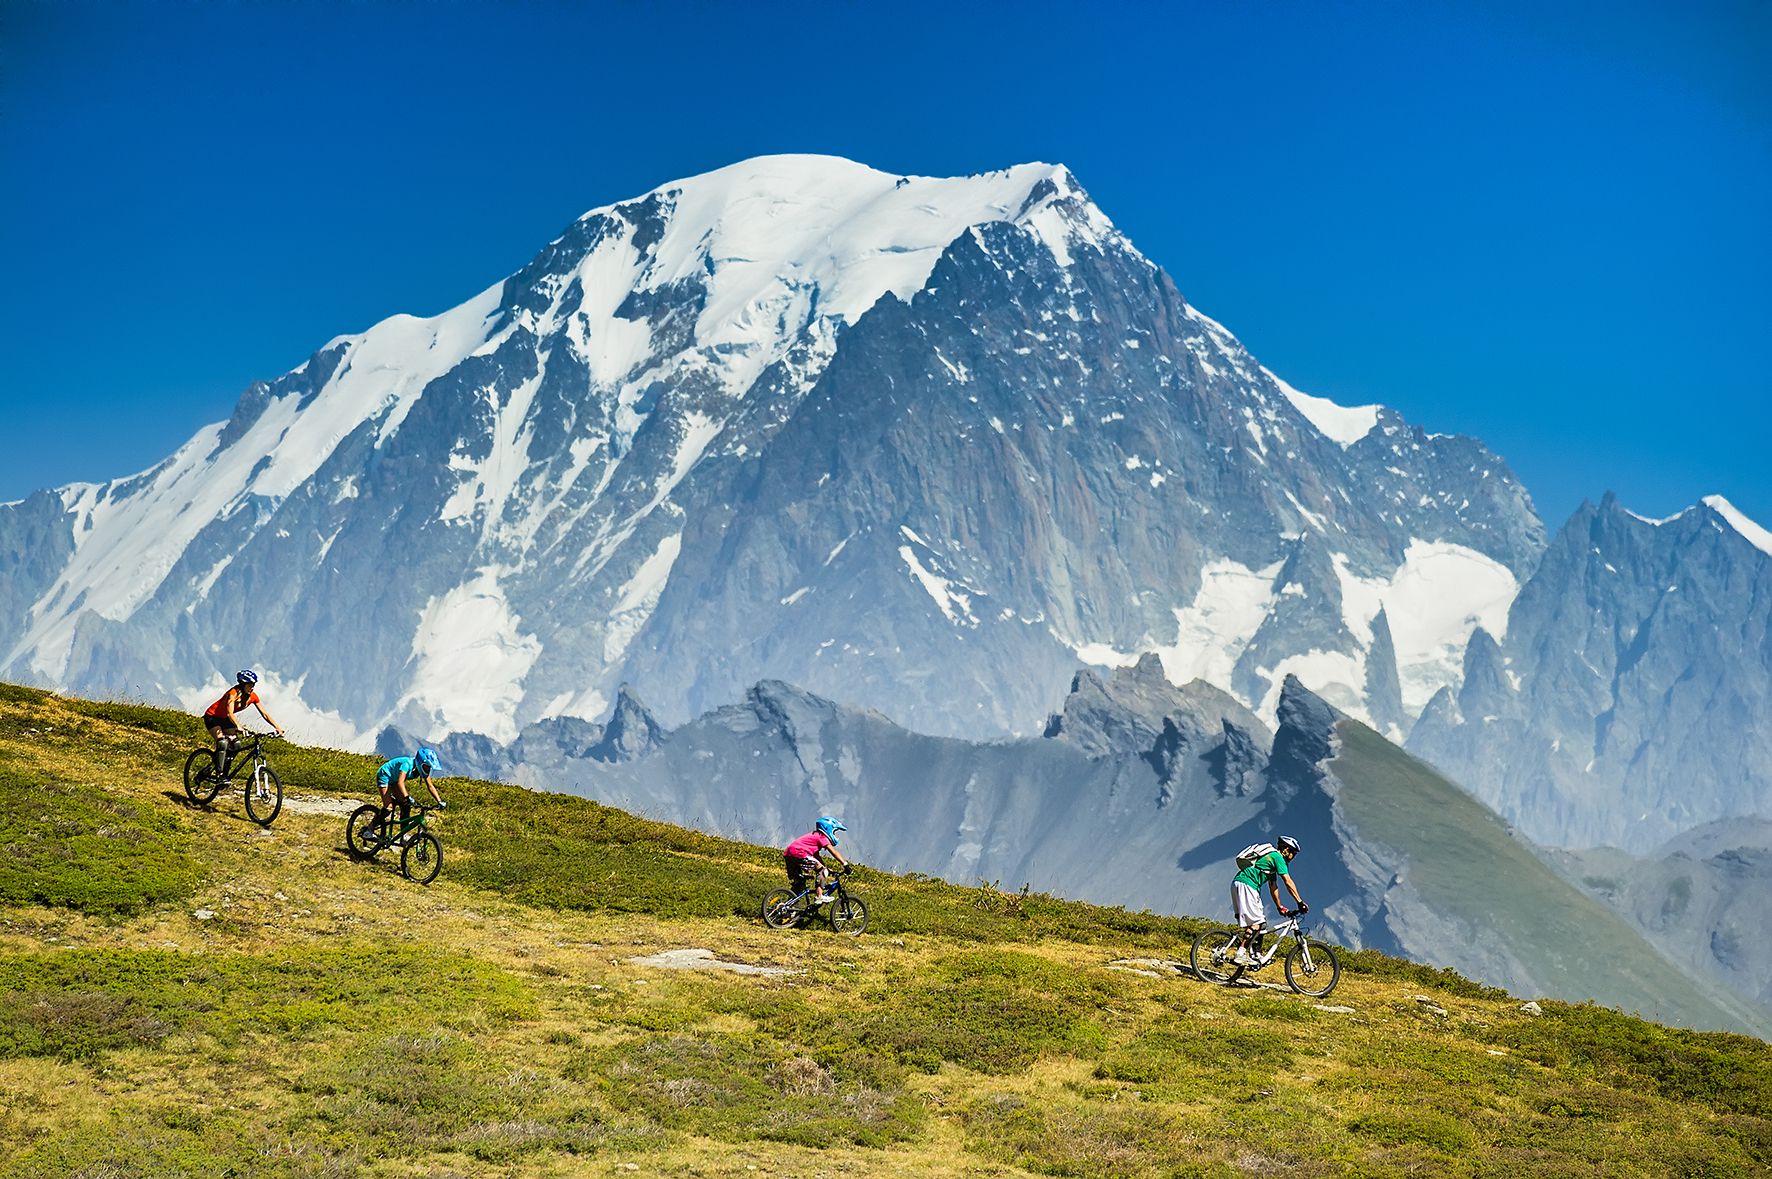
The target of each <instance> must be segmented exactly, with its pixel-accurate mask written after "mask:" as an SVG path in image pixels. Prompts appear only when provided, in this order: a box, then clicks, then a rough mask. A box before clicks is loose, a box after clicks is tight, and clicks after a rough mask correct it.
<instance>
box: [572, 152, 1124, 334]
mask: <svg viewBox="0 0 1772 1179" xmlns="http://www.w3.org/2000/svg"><path fill="white" fill-rule="evenodd" d="M1067 207H1068V208H1067ZM652 209H656V210H660V213H659V214H658V215H659V216H661V217H662V220H663V224H662V226H658V227H657V229H658V230H659V232H660V236H659V239H658V241H657V242H656V244H655V245H651V246H649V247H648V253H649V258H648V259H647V261H646V263H645V265H644V270H643V273H642V274H641V275H640V276H639V277H638V281H637V283H636V284H635V289H637V290H642V291H657V290H661V289H664V288H668V287H670V286H671V285H672V284H675V283H680V282H684V281H690V280H698V279H700V278H701V277H702V276H707V277H708V281H709V288H710V289H709V297H708V299H707V302H706V305H705V306H704V308H703V311H702V315H701V325H702V327H703V328H710V327H712V326H714V325H716V324H730V323H734V322H736V321H740V320H742V319H744V318H746V313H753V315H752V317H754V313H755V312H756V311H758V310H761V309H763V308H765V307H769V306H772V305H773V304H774V302H776V301H777V300H778V298H779V295H780V293H781V292H794V291H798V292H806V293H809V294H810V293H816V306H817V310H818V313H819V314H821V315H825V316H831V317H835V318H838V319H841V320H843V321H844V322H847V323H853V322H854V321H855V320H856V319H857V318H859V317H860V315H861V314H862V313H863V312H865V311H866V310H867V309H868V308H869V307H872V306H873V305H874V303H875V302H877V301H878V300H879V299H880V297H881V296H882V295H884V294H886V293H887V292H891V293H892V294H894V295H896V296H897V297H898V298H900V299H906V300H908V299H909V298H910V296H911V295H912V294H914V293H915V292H916V291H917V290H918V289H920V288H921V287H922V285H923V283H924V282H925V281H926V280H927V278H928V277H929V272H930V270H931V269H932V268H933V267H934V265H935V262H936V260H937V259H938V258H939V257H940V256H941V253H942V251H943V250H945V249H946V248H947V247H948V245H950V244H951V243H952V242H953V241H954V239H955V238H957V237H959V236H960V234H961V233H963V232H964V231H965V230H966V229H967V228H969V227H971V226H973V225H978V224H983V223H987V222H992V221H1009V222H1014V223H1017V224H1021V225H1024V226H1026V227H1028V228H1029V229H1030V230H1032V231H1033V232H1035V233H1037V234H1039V235H1040V236H1041V237H1042V238H1043V239H1044V240H1046V242H1047V244H1048V245H1049V246H1051V247H1052V248H1053V249H1054V250H1055V251H1056V252H1059V253H1060V255H1061V258H1062V256H1063V255H1064V252H1065V250H1066V247H1067V243H1069V242H1070V241H1072V240H1074V239H1077V238H1079V237H1081V238H1085V239H1094V240H1095V242H1096V244H1099V242H1100V239H1102V238H1104V237H1105V236H1106V235H1108V234H1111V233H1113V232H1114V231H1113V226H1112V224H1111V223H1110V222H1109V221H1108V220H1107V218H1106V217H1105V216H1104V215H1102V214H1101V212H1100V211H1099V210H1098V209H1096V208H1095V207H1094V205H1093V204H1092V203H1091V202H1089V200H1088V197H1087V195H1086V194H1084V193H1083V192H1082V190H1081V188H1080V187H1079V186H1078V185H1077V183H1076V181H1075V179H1074V178H1072V176H1071V174H1070V172H1069V170H1068V169H1066V168H1064V167H1062V166H1054V165H1051V164H1040V163H1030V164H1019V165H1016V166H1015V167H1012V168H1007V169H1004V170H1002V171H999V172H987V173H984V174H981V175H977V176H964V177H956V178H951V179H947V178H936V177H927V176H894V175H892V174H890V173H886V172H880V171H876V170H875V169H873V168H869V167H866V166H864V165H862V164H858V163H855V162H854V161H851V160H846V159H841V158H839V157H835V156H815V155H777V156H760V157H758V158H756V159H751V160H745V161H743V162H741V163H737V164H732V165H730V166H728V167H725V168H720V169H718V170H716V171H713V172H707V173H704V174H702V175H700V176H694V177H690V178H688V179H686V180H678V181H673V182H672V183H670V184H666V185H661V186H660V187H658V188H656V189H654V190H653V191H652V192H650V193H647V194H646V195H644V196H642V197H638V198H635V199H634V200H631V201H623V202H620V203H618V204H615V205H610V206H605V207H603V208H600V209H594V210H592V211H591V212H589V213H586V214H585V216H584V217H583V218H581V219H580V222H581V224H582V223H583V222H584V221H587V220H591V219H594V218H597V217H599V216H621V217H624V218H626V219H630V220H635V221H638V220H641V219H643V218H646V217H647V216H648V213H647V212H646V211H647V210H652Z"/></svg>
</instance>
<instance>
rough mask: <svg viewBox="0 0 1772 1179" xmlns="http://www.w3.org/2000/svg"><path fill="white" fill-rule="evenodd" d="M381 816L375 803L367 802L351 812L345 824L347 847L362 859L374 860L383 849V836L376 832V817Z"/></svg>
mask: <svg viewBox="0 0 1772 1179" xmlns="http://www.w3.org/2000/svg"><path fill="white" fill-rule="evenodd" d="M379 814H381V811H380V809H379V808H377V807H376V805H375V804H374V803H371V802H366V803H364V804H363V805H362V806H360V807H358V808H357V809H356V810H354V811H352V812H351V817H350V819H349V820H348V821H347V822H346V823H345V846H346V847H348V848H350V849H351V854H352V855H354V856H357V857H358V858H360V859H373V858H374V857H375V854H376V853H377V852H379V851H381V849H382V846H383V844H382V841H381V836H380V835H378V834H377V833H376V830H375V817H376V816H377V815H379Z"/></svg>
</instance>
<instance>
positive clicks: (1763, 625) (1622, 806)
mask: <svg viewBox="0 0 1772 1179" xmlns="http://www.w3.org/2000/svg"><path fill="white" fill-rule="evenodd" d="M1768 717H1772V535H1768V534H1767V533H1766V532H1765V531H1764V530H1763V529H1761V528H1759V527H1758V526H1757V525H1755V524H1754V523H1753V522H1752V521H1750V520H1748V519H1746V518H1745V517H1743V516H1742V515H1741V514H1740V513H1739V512H1737V511H1736V510H1735V509H1734V508H1732V507H1731V506H1730V505H1729V503H1728V502H1727V501H1726V500H1723V499H1721V498H1717V497H1712V498H1711V499H1708V500H1706V501H1705V502H1704V503H1702V504H1699V505H1698V506H1696V507H1694V508H1691V509H1689V510H1687V511H1685V512H1682V513H1680V514H1679V515H1678V516H1674V517H1672V518H1670V519H1667V520H1659V521H1655V520H1645V519H1643V518H1641V517H1638V516H1634V515H1632V514H1631V513H1629V512H1627V511H1625V510H1624V509H1623V508H1622V507H1621V506H1620V505H1619V504H1618V502H1617V500H1615V499H1614V498H1613V497H1611V496H1607V497H1606V499H1605V500H1604V501H1603V502H1602V503H1601V504H1600V506H1599V507H1594V506H1592V505H1591V504H1590V505H1584V506H1583V507H1582V509H1581V510H1580V511H1579V512H1577V513H1576V514H1575V516H1574V517H1573V518H1572V519H1570V521H1569V522H1568V524H1566V525H1564V527H1563V529H1562V531H1561V532H1559V533H1558V534H1557V537H1556V539H1555V540H1554V541H1553V542H1552V543H1551V545H1550V548H1549V549H1548V550H1547V551H1546V552H1545V555H1544V558H1543V560H1542V561H1541V562H1540V564H1539V566H1538V569H1537V571H1536V572H1535V573H1534V575H1533V576H1532V577H1531V579H1530V580H1528V581H1527V583H1526V585H1525V586H1524V588H1523V589H1522V590H1521V592H1520V596H1519V598H1518V599H1517V600H1516V601H1515V602H1514V604H1513V608H1512V610H1511V611H1510V612H1509V615H1508V618H1507V629H1506V633H1505V639H1504V640H1503V641H1501V642H1499V643H1498V642H1496V641H1495V640H1494V639H1491V638H1490V637H1489V635H1488V634H1486V633H1479V634H1478V635H1477V637H1476V638H1475V639H1474V640H1473V641H1472V642H1471V644H1470V647H1469V650H1468V651H1467V652H1466V654H1465V671H1464V677H1463V683H1462V684H1461V685H1459V686H1458V688H1457V689H1456V690H1454V689H1451V688H1447V689H1444V690H1442V692H1441V694H1440V695H1438V696H1437V697H1436V698H1435V699H1434V701H1433V702H1432V704H1430V705H1429V707H1428V709H1427V711H1426V713H1425V714H1424V715H1423V716H1422V718H1421V720H1420V723H1419V724H1417V725H1416V727H1415V729H1414V731H1413V732H1412V733H1411V734H1410V736H1409V750H1410V752H1412V753H1416V754H1418V755H1419V756H1421V757H1425V758H1427V759H1428V760H1430V761H1432V762H1433V763H1435V764H1436V765H1439V766H1442V767H1444V768H1445V769H1446V770H1447V771H1448V772H1449V773H1450V774H1452V775H1453V776H1454V777H1455V778H1456V779H1457V780H1458V781H1459V782H1460V783H1462V784H1464V785H1465V786H1467V787H1469V788H1471V789H1472V790H1474V791H1475V792H1476V793H1477V795H1478V796H1479V797H1481V798H1482V799H1483V800H1484V801H1485V802H1487V803H1489V805H1491V806H1493V807H1494V808H1495V809H1496V810H1498V811H1500V812H1501V813H1502V814H1504V815H1506V816H1507V817H1508V818H1510V819H1512V820H1513V821H1514V822H1516V823H1518V824H1519V826H1520V828H1521V829H1522V830H1523V831H1524V832H1525V833H1526V834H1527V835H1528V836H1529V837H1531V838H1532V839H1534V840H1537V841H1539V842H1541V843H1546V844H1554V845H1558V846H1563V847H1595V846H1599V845H1611V846H1616V847H1623V848H1627V849H1630V850H1633V851H1639V852H1641V851H1648V850H1649V849H1651V848H1654V847H1656V846H1658V845H1660V844H1662V843H1663V842H1665V841H1666V840H1668V839H1669V838H1671V837H1672V836H1674V835H1676V834H1678V833H1679V832H1682V831H1686V830H1690V829H1692V828H1695V827H1698V826H1700V825H1702V824H1706V823H1710V822H1713V821H1715V820H1718V819H1726V818H1734V817H1751V816H1760V817H1772V725H1769V724H1767V718H1768ZM1761 899H1762V901H1765V902H1772V894H1763V895H1762V898H1761Z"/></svg>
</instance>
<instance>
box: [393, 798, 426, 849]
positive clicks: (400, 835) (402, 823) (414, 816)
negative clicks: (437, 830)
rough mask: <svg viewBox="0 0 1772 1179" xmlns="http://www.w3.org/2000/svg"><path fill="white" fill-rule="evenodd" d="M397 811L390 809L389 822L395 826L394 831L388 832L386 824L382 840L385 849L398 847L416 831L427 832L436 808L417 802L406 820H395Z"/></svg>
mask: <svg viewBox="0 0 1772 1179" xmlns="http://www.w3.org/2000/svg"><path fill="white" fill-rule="evenodd" d="M395 809H396V808H393V807H390V808H389V809H388V821H389V822H391V823H392V824H393V825H394V829H393V830H392V831H390V830H388V829H387V826H386V825H385V824H384V825H383V827H382V833H381V836H380V839H381V842H382V844H383V846H385V847H397V846H399V844H400V841H401V840H403V839H405V838H406V837H407V836H409V835H411V834H413V833H414V832H415V831H423V830H426V829H427V827H428V820H429V819H430V814H431V811H432V810H433V809H434V808H432V807H428V806H425V805H424V804H422V803H417V802H415V803H413V804H412V813H411V814H410V815H408V816H407V817H406V818H404V819H399V818H395Z"/></svg>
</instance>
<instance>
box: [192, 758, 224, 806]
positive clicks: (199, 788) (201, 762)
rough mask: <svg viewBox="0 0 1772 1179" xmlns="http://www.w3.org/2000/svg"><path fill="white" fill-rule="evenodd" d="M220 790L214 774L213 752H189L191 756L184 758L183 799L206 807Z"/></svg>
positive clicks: (220, 786)
mask: <svg viewBox="0 0 1772 1179" xmlns="http://www.w3.org/2000/svg"><path fill="white" fill-rule="evenodd" d="M221 788H222V784H221V779H220V778H219V777H217V776H216V772H215V750H213V749H193V750H191V756H189V757H187V758H185V797H186V798H188V799H190V800H191V801H192V802H194V803H196V804H197V805H198V806H208V805H209V804H210V803H212V802H214V801H215V796H216V795H217V794H220V793H221Z"/></svg>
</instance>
